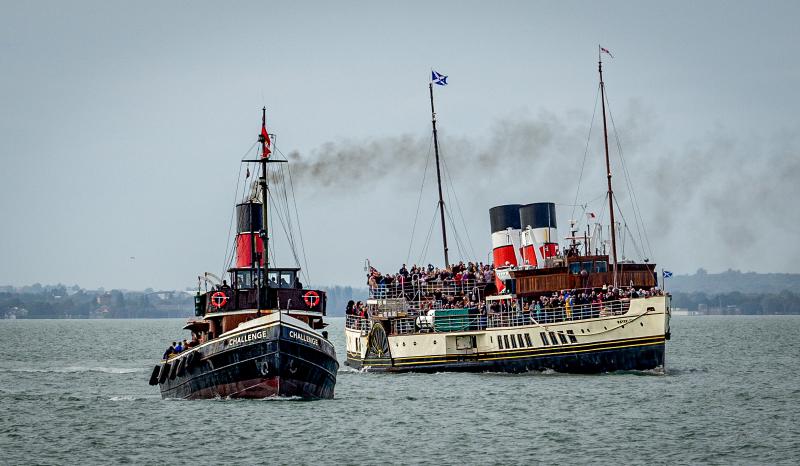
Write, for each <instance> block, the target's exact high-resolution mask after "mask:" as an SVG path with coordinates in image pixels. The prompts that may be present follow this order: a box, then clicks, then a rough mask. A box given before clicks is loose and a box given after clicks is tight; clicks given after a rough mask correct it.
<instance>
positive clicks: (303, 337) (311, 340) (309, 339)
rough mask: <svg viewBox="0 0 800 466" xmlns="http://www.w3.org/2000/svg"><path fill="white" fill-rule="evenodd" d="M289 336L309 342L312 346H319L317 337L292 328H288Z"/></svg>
mask: <svg viewBox="0 0 800 466" xmlns="http://www.w3.org/2000/svg"><path fill="white" fill-rule="evenodd" d="M289 336H290V337H292V338H294V339H296V340H300V341H304V342H306V343H310V344H312V345H314V346H319V340H318V339H316V338H314V337H312V336H309V335H306V334H305V333H300V332H295V331H294V330H289Z"/></svg>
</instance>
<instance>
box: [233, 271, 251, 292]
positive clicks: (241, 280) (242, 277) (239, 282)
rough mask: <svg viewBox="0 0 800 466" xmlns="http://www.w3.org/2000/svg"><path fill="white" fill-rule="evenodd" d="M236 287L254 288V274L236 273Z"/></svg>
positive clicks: (249, 272) (247, 272) (248, 272)
mask: <svg viewBox="0 0 800 466" xmlns="http://www.w3.org/2000/svg"><path fill="white" fill-rule="evenodd" d="M236 287H237V288H240V289H245V288H253V274H252V272H251V271H249V270H240V271H238V272H236Z"/></svg>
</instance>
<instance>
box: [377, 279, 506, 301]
mask: <svg viewBox="0 0 800 466" xmlns="http://www.w3.org/2000/svg"><path fill="white" fill-rule="evenodd" d="M488 283H490V282H485V281H483V280H475V279H470V280H453V279H447V280H440V279H436V280H430V281H422V280H408V281H402V282H392V283H389V284H380V285H378V286H371V287H369V297H370V299H396V298H406V299H407V300H412V299H413V298H414V297H417V296H422V295H432V294H433V293H442V294H444V295H447V296H454V295H455V294H458V293H471V292H473V291H477V290H476V288H480V287H483V286H485V285H487V284H488Z"/></svg>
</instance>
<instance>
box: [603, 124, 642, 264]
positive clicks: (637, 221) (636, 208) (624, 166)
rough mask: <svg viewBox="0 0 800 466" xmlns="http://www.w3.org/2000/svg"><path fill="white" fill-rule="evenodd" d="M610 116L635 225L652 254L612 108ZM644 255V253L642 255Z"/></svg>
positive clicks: (640, 238)
mask: <svg viewBox="0 0 800 466" xmlns="http://www.w3.org/2000/svg"><path fill="white" fill-rule="evenodd" d="M609 116H610V119H611V127H612V128H613V130H614V136H615V141H616V144H617V151H618V152H619V156H620V161H621V165H622V171H623V173H624V175H625V183H626V186H627V188H628V192H630V193H631V206H632V207H633V219H634V225H635V227H636V230H637V232H638V234H639V241H640V242H641V243H642V246H643V247H646V248H648V249H650V255H652V249H651V248H649V241H648V242H647V243H645V241H644V240H643V239H642V230H643V229H644V219H643V218H642V217H641V209H640V208H639V205H638V204H639V203H638V200H637V198H636V191H635V190H634V189H633V180H632V179H631V177H630V172H629V171H628V167H627V164H626V163H625V157H624V155H623V153H622V144H621V143H620V140H619V133H618V132H617V128H616V125H615V124H614V116H613V114H612V113H611V110H610V109H609ZM620 210H622V209H621V208H620ZM640 224H641V226H640ZM630 234H631V236H633V232H630ZM646 237H647V233H646V231H645V238H646ZM643 256H644V255H642V257H643Z"/></svg>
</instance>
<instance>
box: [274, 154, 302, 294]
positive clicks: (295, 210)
mask: <svg viewBox="0 0 800 466" xmlns="http://www.w3.org/2000/svg"><path fill="white" fill-rule="evenodd" d="M275 150H277V151H278V153H279V154H281V155H283V152H281V151H280V150H279V149H278V148H275ZM283 157H284V158H285V159H287V160H288V158H286V156H285V155H284V156H283ZM286 171H287V172H288V173H289V187H290V188H291V190H292V203H293V204H294V215H295V218H296V219H297V229H298V231H299V232H300V248H301V249H302V252H303V263H304V264H305V268H304V269H303V272H304V273H303V275H305V277H306V283H307V284H310V283H311V271H310V270H309V267H308V256H307V255H306V245H305V242H304V241H303V228H302V227H301V226H300V214H299V212H298V210H297V196H296V195H295V193H294V181H293V179H292V169H291V166H290V164H288V163H287V164H286Z"/></svg>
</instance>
